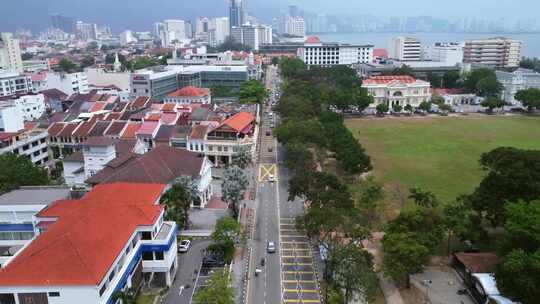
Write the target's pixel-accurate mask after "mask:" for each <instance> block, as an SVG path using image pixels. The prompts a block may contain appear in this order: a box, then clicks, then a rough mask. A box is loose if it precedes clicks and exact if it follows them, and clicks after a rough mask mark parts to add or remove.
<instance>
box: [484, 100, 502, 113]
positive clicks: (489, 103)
mask: <svg viewBox="0 0 540 304" xmlns="http://www.w3.org/2000/svg"><path fill="white" fill-rule="evenodd" d="M505 104H506V102H504V100H502V99H499V98H497V97H493V96H490V97H486V98H485V99H484V100H482V103H481V104H480V105H481V106H482V107H486V108H488V111H489V112H490V113H493V109H498V108H502V107H504V105H505Z"/></svg>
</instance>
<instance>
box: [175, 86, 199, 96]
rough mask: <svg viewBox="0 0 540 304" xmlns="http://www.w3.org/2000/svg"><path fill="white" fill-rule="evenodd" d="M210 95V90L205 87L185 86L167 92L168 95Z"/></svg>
mask: <svg viewBox="0 0 540 304" xmlns="http://www.w3.org/2000/svg"><path fill="white" fill-rule="evenodd" d="M208 95H210V90H209V89H205V88H197V87H193V86H187V87H184V88H182V89H179V90H176V91H174V92H172V93H169V94H168V95H167V96H168V97H204V96H208Z"/></svg>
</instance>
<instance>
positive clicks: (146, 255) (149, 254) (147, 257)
mask: <svg viewBox="0 0 540 304" xmlns="http://www.w3.org/2000/svg"><path fill="white" fill-rule="evenodd" d="M142 259H143V261H153V260H154V254H152V252H143V253H142Z"/></svg>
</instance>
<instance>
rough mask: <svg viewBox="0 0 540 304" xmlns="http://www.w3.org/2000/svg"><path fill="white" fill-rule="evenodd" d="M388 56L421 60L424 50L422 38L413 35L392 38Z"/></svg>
mask: <svg viewBox="0 0 540 304" xmlns="http://www.w3.org/2000/svg"><path fill="white" fill-rule="evenodd" d="M388 56H389V57H390V58H391V59H396V60H400V61H420V60H421V59H422V58H421V56H422V50H421V43H420V40H418V39H416V38H411V37H396V38H392V39H391V40H390V44H389V46H388Z"/></svg>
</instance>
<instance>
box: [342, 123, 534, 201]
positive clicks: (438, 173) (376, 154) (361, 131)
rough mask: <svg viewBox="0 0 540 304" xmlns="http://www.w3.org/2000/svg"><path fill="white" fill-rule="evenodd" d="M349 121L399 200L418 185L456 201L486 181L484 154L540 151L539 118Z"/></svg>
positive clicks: (378, 173)
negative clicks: (481, 163)
mask: <svg viewBox="0 0 540 304" xmlns="http://www.w3.org/2000/svg"><path fill="white" fill-rule="evenodd" d="M346 124H347V126H348V127H349V128H350V129H351V131H352V132H353V134H354V136H356V137H357V138H358V139H359V140H360V143H361V144H362V145H363V146H364V148H366V150H367V152H368V154H369V155H370V156H371V158H372V161H373V165H374V169H375V171H374V173H375V176H376V177H377V179H378V180H380V181H382V182H384V183H385V186H386V189H387V190H388V191H389V193H390V196H389V199H390V200H391V201H393V203H399V202H402V201H404V198H405V197H406V196H407V189H408V188H409V187H412V186H420V187H422V188H424V189H426V190H431V191H433V192H435V193H436V194H437V196H438V197H439V198H440V199H442V200H443V201H448V200H451V199H453V198H455V197H456V196H457V195H459V194H462V193H470V192H472V191H473V190H474V188H475V186H476V185H478V183H479V182H480V180H481V178H482V175H483V172H482V170H481V169H480V167H479V164H478V160H479V158H480V155H481V154H482V153H484V152H488V151H490V150H491V149H493V148H496V147H500V146H513V147H518V148H524V149H540V118H538V117H523V116H513V117H495V116H468V117H433V118H431V117H430V118H426V117H422V118H414V117H404V118H393V117H392V118H379V119H374V118H365V119H350V120H347V121H346Z"/></svg>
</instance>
